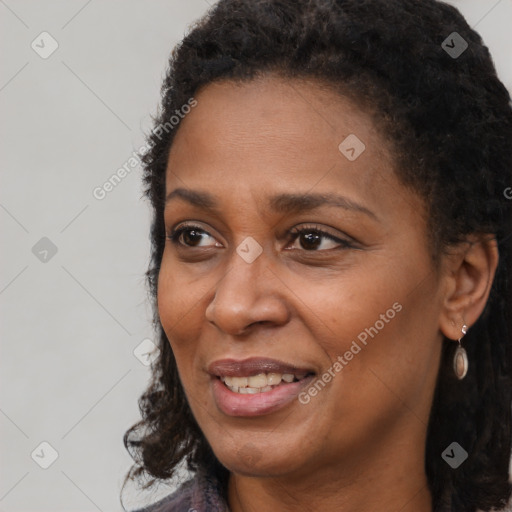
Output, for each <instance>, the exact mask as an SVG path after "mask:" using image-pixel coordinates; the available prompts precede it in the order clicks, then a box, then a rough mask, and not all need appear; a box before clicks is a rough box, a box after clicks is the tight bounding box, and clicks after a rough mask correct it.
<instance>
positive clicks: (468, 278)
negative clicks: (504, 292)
mask: <svg viewBox="0 0 512 512" xmlns="http://www.w3.org/2000/svg"><path fill="white" fill-rule="evenodd" d="M498 260H499V255H498V244H497V242H496V238H494V236H493V235H481V236H477V235H473V236H471V237H469V238H468V239H467V241H465V242H462V243H460V244H457V245H456V246H452V247H451V248H450V251H449V253H447V254H446V255H444V262H443V267H444V268H443V271H444V272H443V279H444V281H445V285H446V286H445V288H444V301H443V307H442V309H441V315H440V319H439V321H440V329H441V331H442V333H443V334H444V335H445V336H446V337H447V338H449V339H452V340H457V339H459V338H460V337H462V331H461V329H462V326H463V325H464V324H466V325H467V326H468V327H471V326H472V325H473V324H474V323H475V322H476V321H477V320H478V318H479V316H480V315H481V314H482V311H483V310H484V308H485V304H486V303H487V299H488V298H489V293H490V291H491V287H492V282H493V280H494V275H495V273H496V268H497V266H498Z"/></svg>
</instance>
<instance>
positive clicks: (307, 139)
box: [166, 75, 407, 207]
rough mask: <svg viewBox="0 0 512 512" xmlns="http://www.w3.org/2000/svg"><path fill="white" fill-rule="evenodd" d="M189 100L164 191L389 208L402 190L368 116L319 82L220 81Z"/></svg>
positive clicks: (386, 149)
mask: <svg viewBox="0 0 512 512" xmlns="http://www.w3.org/2000/svg"><path fill="white" fill-rule="evenodd" d="M195 99H196V100H197V106H196V107H195V108H194V109H192V110H191V111H190V113H189V114H187V115H186V116H185V118H184V119H183V120H182V121H181V122H180V125H179V127H178V131H177V133H176V136H175V138H174V141H173V145H172V147H171V150H170V154H169V160H168V168H167V177H166V189H167V193H170V191H172V190H173V189H175V188H177V187H180V188H182V187H185V188H201V189H203V190H204V189H208V190H209V191H210V192H211V193H212V194H214V195H216V196H218V197H223V198H228V199H229V198H230V197H231V198H232V197H235V196H236V195H244V196H245V197H258V196H262V197H263V196H269V195H270V191H272V194H271V195H275V194H276V193H281V192H285V191H288V192H289V191H290V189H295V190H296V191H300V192H301V193H302V192H305V191H310V190H311V191H314V192H318V193H321V194H325V193H331V192H342V193H344V194H345V195H346V196H348V197H353V198H357V197H363V196H364V197H365V199H366V201H367V202H368V203H370V204H379V203H383V206H385V204H384V203H386V202H387V203H388V206H389V207H393V205H394V206H395V207H396V200H395V199H394V197H393V196H396V194H401V195H403V194H406V193H407V191H406V190H405V189H403V187H402V185H401V184H400V183H399V181H398V179H397V178H396V176H395V173H394V161H393V156H392V153H391V151H390V149H389V147H388V144H387V143H386V142H385V139H384V137H382V136H381V134H380V133H379V131H378V128H377V127H376V125H375V124H374V122H373V121H372V118H371V117H370V116H369V115H367V114H366V113H365V112H363V111H362V110H360V109H359V108H358V107H357V106H356V105H355V104H354V103H353V102H352V101H351V100H349V99H348V98H346V97H344V96H341V95H340V94H338V93H336V92H335V91H334V90H333V89H332V88H329V87H326V86H324V85H323V84H321V83H319V82H316V81H314V80H296V79H285V78H281V77H276V76H272V75H267V76H264V77H260V78H258V79H256V80H251V81H247V82H242V83H235V82H232V81H221V82H214V83H212V84H208V85H207V86H205V87H204V88H202V89H201V90H200V91H199V92H198V93H197V94H196V96H195ZM347 150H349V152H348V153H347ZM350 150H352V151H350ZM402 189H403V190H402Z"/></svg>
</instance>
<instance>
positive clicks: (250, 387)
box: [221, 373, 306, 395]
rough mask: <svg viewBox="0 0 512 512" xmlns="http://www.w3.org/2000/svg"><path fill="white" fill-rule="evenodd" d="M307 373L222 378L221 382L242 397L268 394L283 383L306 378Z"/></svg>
mask: <svg viewBox="0 0 512 512" xmlns="http://www.w3.org/2000/svg"><path fill="white" fill-rule="evenodd" d="M305 375H306V374H305V373H301V374H298V375H294V374H293V373H284V374H281V373H259V374H258V375H253V376H251V377H227V376H225V377H221V380H222V381H223V382H224V383H225V384H226V386H227V387H228V388H229V389H230V390H231V391H233V392H234V393H241V394H242V395H247V394H254V393H266V392H267V391H271V390H272V389H273V388H274V387H276V386H279V384H281V381H284V382H286V383H290V382H293V381H294V380H295V379H297V380H300V379H302V378H304V377H305Z"/></svg>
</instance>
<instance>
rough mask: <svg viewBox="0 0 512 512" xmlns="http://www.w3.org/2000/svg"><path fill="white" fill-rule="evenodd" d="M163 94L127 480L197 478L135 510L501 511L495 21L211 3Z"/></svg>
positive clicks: (501, 253)
mask: <svg viewBox="0 0 512 512" xmlns="http://www.w3.org/2000/svg"><path fill="white" fill-rule="evenodd" d="M162 95H163V98H162V109H161V112H160V114H159V117H158V119H156V121H155V127H154V130H153V133H152V134H151V136H150V138H149V147H148V151H147V152H146V154H145V155H144V164H145V173H146V174H145V184H146V185H147V196H148V197H149V199H150V200H151V203H152V206H153V209H154V220H153V226H152V233H151V236H152V250H153V252H152V264H151V267H150V269H149V271H148V279H149V284H150V290H151V292H152V295H153V297H154V299H155V303H154V304H155V323H156V327H157V329H158V332H159V336H160V344H159V349H160V353H159V358H158V359H157V360H156V362H155V364H154V367H153V381H152V383H151V385H150V387H149V388H148V390H147V391H146V393H145V394H144V395H143V396H142V397H141V399H140V408H141V413H142V417H143V420H142V421H141V422H139V423H138V424H136V425H134V426H133V427H132V428H131V429H130V430H129V431H128V432H127V433H126V434H125V437H124V442H125V446H126V447H127V448H128V449H129V450H130V453H132V455H133V456H134V458H135V460H136V461H137V462H138V464H139V466H138V467H134V468H132V470H131V471H130V473H129V475H127V478H126V480H125V483H126V481H127V480H128V479H134V478H139V477H141V476H149V477H151V478H153V479H155V480H163V479H168V478H171V477H173V476H176V475H177V471H178V468H179V467H182V464H185V463H186V464H187V467H188V469H190V470H191V471H192V472H193V478H192V479H191V480H190V481H188V482H187V483H185V484H184V485H183V486H182V487H181V488H180V489H179V490H178V491H177V492H176V493H175V494H173V495H171V496H168V497H167V498H165V499H163V500H161V501H160V502H159V503H158V504H156V505H153V506H150V507H149V508H146V509H145V510H147V511H153V512H157V511H187V510H190V511H191V510H197V511H208V512H211V511H221V510H230V511H231V512H241V511H253V510H265V511H267V510H294V511H303V510H308V511H309V510H315V511H316V510H323V511H331V510H332V511H334V510H336V511H344V512H348V511H350V512H352V511H374V510H382V511H399V510H400V511H401V512H413V511H414V512H427V511H429V512H430V511H436V512H440V511H457V512H471V511H476V510H485V511H488V510H491V509H492V508H493V507H494V508H502V507H504V506H505V505H506V503H507V501H508V499H509V496H510V493H511V484H510V482H509V458H510V450H511V410H510V405H511V398H512V397H511V364H510V363H511V361H510V359H511V350H510V344H511V333H512V326H511V314H510V312H511V311H512V307H511V303H512V292H511V284H510V279H511V271H512V266H511V256H510V254H511V237H510V235H511V233H512V214H511V209H512V201H511V200H510V187H511V186H512V110H511V106H510V96H509V94H508V92H507V90H506V89H505V87H504V86H503V85H502V83H501V82H500V81H499V80H498V78H497V76H496V72H495V69H494V66H493V63H492V60H491V57H490V55H489V52H488V50H487V48H486V47H485V46H484V45H483V43H482V41H481V39H480V37H479V35H478V34H477V33H475V32H474V31H473V30H472V29H471V28H470V27H469V26H468V25H467V23H466V22H465V20H464V19H463V17H462V16H461V15H460V13H459V12H458V11H457V10H456V9H455V8H453V7H451V6H448V5H446V4H444V3H441V2H438V1H435V0H371V1H361V0H337V1H336V0H294V1H291V0H289V1H287V0H221V1H220V2H219V3H218V4H217V5H216V6H215V7H214V8H213V9H212V10H211V11H210V12H209V14H208V15H207V16H206V17H205V18H204V19H203V20H201V21H200V22H199V23H198V24H196V26H195V27H194V28H193V30H192V31H191V32H190V34H189V35H188V36H187V37H186V38H185V39H184V40H183V41H182V43H181V44H180V45H179V46H178V47H177V48H176V50H175V51H174V52H173V54H172V58H171V61H170V67H169V71H168V74H167V77H166V79H165V82H164V85H163V89H162ZM151 483H153V481H151V482H150V484H151ZM148 485H149V484H148ZM148 485H146V486H145V487H147V486H148Z"/></svg>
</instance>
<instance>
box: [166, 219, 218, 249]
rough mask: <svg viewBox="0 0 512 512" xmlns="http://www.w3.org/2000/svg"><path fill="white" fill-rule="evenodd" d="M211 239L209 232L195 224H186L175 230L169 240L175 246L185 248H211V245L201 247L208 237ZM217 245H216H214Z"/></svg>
mask: <svg viewBox="0 0 512 512" xmlns="http://www.w3.org/2000/svg"><path fill="white" fill-rule="evenodd" d="M208 236H209V237H211V238H213V237H212V236H211V235H209V234H208V232H207V231H205V230H204V229H202V228H200V227H199V226H195V225H193V224H186V225H181V226H178V227H177V228H174V229H173V230H172V231H171V232H170V233H169V234H168V235H167V238H168V239H169V240H170V241H171V242H172V243H173V244H174V245H179V246H183V247H211V244H210V245H200V243H201V241H202V240H203V239H205V238H206V237H208ZM214 245H215V244H214Z"/></svg>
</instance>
